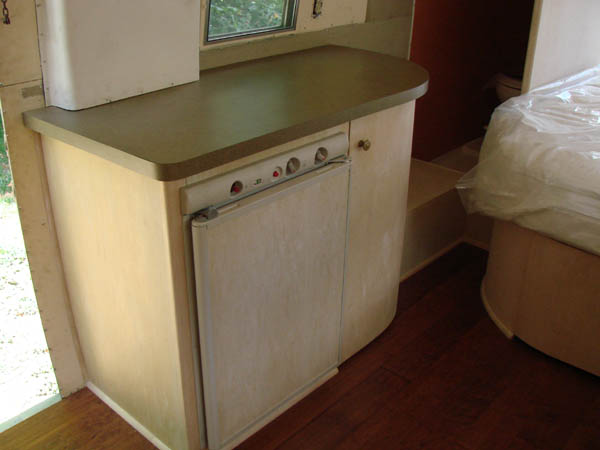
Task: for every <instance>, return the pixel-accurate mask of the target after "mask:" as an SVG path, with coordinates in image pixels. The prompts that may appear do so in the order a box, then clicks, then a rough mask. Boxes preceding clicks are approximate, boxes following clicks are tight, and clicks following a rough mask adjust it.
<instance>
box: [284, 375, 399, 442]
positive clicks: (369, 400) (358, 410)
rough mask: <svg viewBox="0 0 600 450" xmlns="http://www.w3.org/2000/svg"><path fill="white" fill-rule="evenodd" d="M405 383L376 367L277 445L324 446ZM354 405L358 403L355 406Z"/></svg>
mask: <svg viewBox="0 0 600 450" xmlns="http://www.w3.org/2000/svg"><path fill="white" fill-rule="evenodd" d="M405 384H406V381H404V380H403V379H402V378H400V377H398V376H397V375H395V374H393V373H391V372H390V371H388V370H385V369H379V370H377V372H375V373H374V374H373V375H371V376H370V377H369V378H368V379H366V380H365V381H364V382H362V383H361V384H360V385H359V386H357V387H356V388H355V389H353V390H352V391H351V392H349V393H348V395H346V396H345V397H343V398H342V399H341V400H340V401H338V402H337V403H336V404H335V405H333V406H332V407H330V408H329V409H327V410H326V411H325V412H324V413H323V414H321V415H320V416H318V417H317V418H316V419H315V420H313V421H312V422H311V423H309V424H308V425H307V426H306V427H304V428H303V429H302V430H301V431H300V432H298V433H296V434H295V435H294V436H292V437H291V438H290V439H289V440H287V441H286V442H284V443H283V444H282V445H281V446H279V447H278V448H280V449H286V450H293V449H298V450H300V449H302V450H304V449H311V450H319V449H321V450H328V449H331V448H334V447H335V445H336V444H337V443H338V442H339V441H341V440H343V439H344V438H345V437H346V436H347V435H348V434H349V433H350V432H351V431H352V430H353V429H354V428H356V427H357V426H359V425H360V424H361V423H362V422H363V421H365V420H367V419H368V418H369V417H371V416H372V415H373V414H375V413H376V412H377V411H378V410H380V409H381V408H382V407H383V406H384V405H385V404H386V402H387V400H388V399H389V398H393V397H395V396H396V395H397V393H398V392H399V391H400V390H401V388H402V387H403V386H404V385H405ZM357 405H360V406H359V407H357Z"/></svg>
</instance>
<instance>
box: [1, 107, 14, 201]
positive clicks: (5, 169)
mask: <svg viewBox="0 0 600 450" xmlns="http://www.w3.org/2000/svg"><path fill="white" fill-rule="evenodd" d="M7 194H9V195H10V194H12V176H11V174H10V165H9V163H8V155H7V152H6V142H5V141H4V124H3V123H2V117H1V115H0V197H4V196H6V195H7ZM10 197H11V198H12V195H11V196H10Z"/></svg>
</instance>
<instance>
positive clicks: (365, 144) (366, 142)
mask: <svg viewBox="0 0 600 450" xmlns="http://www.w3.org/2000/svg"><path fill="white" fill-rule="evenodd" d="M358 146H359V147H360V148H362V149H363V150H364V151H365V152H367V151H369V149H370V148H371V141H370V140H368V139H361V140H360V141H358Z"/></svg>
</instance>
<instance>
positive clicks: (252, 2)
mask: <svg viewBox="0 0 600 450" xmlns="http://www.w3.org/2000/svg"><path fill="white" fill-rule="evenodd" d="M296 3H297V0H210V5H209V11H208V27H207V28H208V33H207V40H208V41H215V40H220V39H227V38H233V37H239V36H245V35H249V34H256V33H266V32H270V31H278V30H288V29H293V28H294V27H295V25H296V24H295V18H296Z"/></svg>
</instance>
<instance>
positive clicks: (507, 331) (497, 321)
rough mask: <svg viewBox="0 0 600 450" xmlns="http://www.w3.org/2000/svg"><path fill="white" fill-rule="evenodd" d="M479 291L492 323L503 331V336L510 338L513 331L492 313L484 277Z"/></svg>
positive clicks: (512, 335) (513, 334)
mask: <svg viewBox="0 0 600 450" xmlns="http://www.w3.org/2000/svg"><path fill="white" fill-rule="evenodd" d="M480 292H481V301H482V302H483V307H484V308H485V310H486V311H487V313H488V316H490V319H492V322H494V324H495V325H496V326H497V327H498V328H499V329H500V331H502V333H504V336H506V337H507V338H508V339H512V338H513V337H514V336H515V333H513V332H512V331H511V330H510V329H509V328H508V327H507V326H506V325H504V323H503V322H502V321H501V320H500V319H499V318H498V316H497V315H496V313H494V310H493V309H492V307H491V306H490V304H489V302H488V299H487V294H486V293H485V278H484V279H483V281H482V282H481V288H480Z"/></svg>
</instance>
